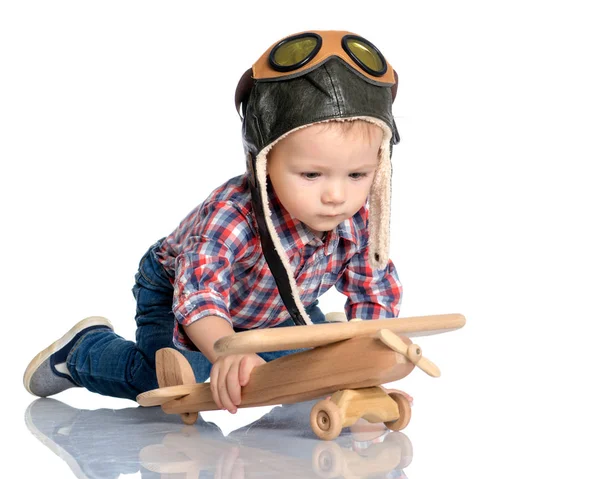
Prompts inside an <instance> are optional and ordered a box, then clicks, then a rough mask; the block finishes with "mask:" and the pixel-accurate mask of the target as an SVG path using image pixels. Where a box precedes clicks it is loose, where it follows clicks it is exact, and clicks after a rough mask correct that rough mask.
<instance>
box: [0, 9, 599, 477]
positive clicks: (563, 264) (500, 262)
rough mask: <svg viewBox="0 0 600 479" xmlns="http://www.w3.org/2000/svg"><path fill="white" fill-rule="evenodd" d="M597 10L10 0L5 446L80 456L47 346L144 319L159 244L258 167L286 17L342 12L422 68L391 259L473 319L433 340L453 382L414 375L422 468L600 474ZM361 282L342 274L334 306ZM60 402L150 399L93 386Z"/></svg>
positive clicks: (25, 458) (409, 114)
mask: <svg viewBox="0 0 600 479" xmlns="http://www.w3.org/2000/svg"><path fill="white" fill-rule="evenodd" d="M595 8H597V6H596V5H595V4H594V2H583V1H571V2H556V1H545V2H541V1H532V0H529V1H527V0H525V1H523V0H522V1H504V2H479V1H464V0H459V1H450V2H449V1H434V0H431V1H427V2H423V1H421V2H404V1H393V2H392V1H389V2H383V1H382V2H350V1H344V2H333V1H327V2H324V1H318V2H312V1H303V2H297V3H294V2H292V3H290V2H281V1H273V2H267V1H260V0H256V1H254V2H240V5H239V6H234V5H233V3H232V2H216V3H212V2H199V1H198V2H190V1H179V2H155V1H144V2H138V1H135V2H134V1H118V2H116V1H104V2H75V1H54V2H33V1H20V2H9V1H6V2H2V3H1V6H0V84H1V85H0V161H1V165H2V166H1V171H2V173H1V180H0V181H1V189H0V195H1V202H0V205H1V206H0V207H1V211H2V216H1V223H0V228H1V229H2V234H1V237H0V241H1V244H0V254H1V256H2V261H1V263H2V275H1V279H0V281H1V288H0V291H1V306H2V308H1V310H2V314H1V317H2V324H3V338H4V341H3V342H2V344H1V349H2V358H1V363H0V364H1V365H2V368H3V369H2V371H3V378H4V384H3V387H2V390H3V392H4V394H3V399H2V405H3V406H4V409H5V411H6V413H5V414H6V416H7V417H8V422H6V421H4V425H3V426H4V435H5V436H6V438H7V439H8V441H9V445H8V446H4V447H3V449H4V452H3V455H4V453H8V454H7V456H10V459H9V458H6V459H5V460H3V465H4V467H5V468H6V467H8V465H9V464H10V462H11V461H12V462H13V466H16V465H17V464H21V463H22V465H21V466H19V468H20V469H19V470H20V472H19V474H22V476H23V477H34V476H37V475H39V476H42V475H43V476H44V477H54V476H63V477H67V476H69V475H70V474H71V473H70V470H69V468H68V467H67V465H66V464H65V463H64V462H63V461H62V460H60V459H59V458H58V457H56V456H54V454H53V453H52V452H51V451H50V450H49V449H48V448H46V447H45V446H44V445H42V444H41V443H40V442H39V441H38V440H37V439H35V438H34V437H33V436H32V435H31V434H30V433H29V432H28V430H27V429H26V427H25V424H24V421H23V419H22V418H23V412H24V411H25V409H26V407H27V406H28V404H29V403H30V402H31V401H32V400H33V397H32V396H30V395H29V394H28V393H27V392H26V391H25V390H24V388H23V386H22V374H23V371H24V370H25V367H26V366H27V364H28V362H29V360H30V359H31V358H32V357H33V356H34V355H35V354H36V353H37V352H38V351H39V350H40V349H42V348H44V347H45V346H47V345H48V344H49V343H50V342H52V341H53V340H55V339H57V338H58V337H59V336H61V335H62V334H63V333H64V332H65V331H66V330H68V329H69V328H70V327H71V326H72V325H73V324H74V323H75V322H77V321H78V320H80V319H82V318H84V317H86V316H90V315H103V316H106V317H108V318H110V319H111V320H112V322H113V323H114V324H115V327H116V329H117V331H118V332H119V333H121V334H122V335H123V336H125V337H127V338H129V339H131V338H133V334H134V322H133V316H134V308H135V304H134V300H133V296H132V294H131V291H130V289H131V286H132V284H133V277H134V274H135V272H136V268H137V263H138V261H139V259H140V257H141V255H142V254H143V253H144V252H145V250H146V249H147V248H148V246H149V245H150V244H152V243H153V242H154V241H156V240H157V239H158V238H160V237H162V236H165V235H167V234H169V233H170V232H171V230H172V229H173V228H175V227H176V226H177V224H178V223H179V221H180V220H181V219H182V218H183V217H184V216H185V215H186V214H187V212H188V211H189V210H191V209H192V208H193V207H194V206H196V205H197V204H198V203H200V202H201V201H202V200H203V199H204V198H205V196H206V195H207V194H208V193H209V192H210V191H211V190H212V189H213V188H214V187H216V186H218V185H220V184H221V183H222V182H223V181H225V180H226V179H228V178H229V177H231V176H234V175H238V174H241V173H242V172H243V171H244V157H243V149H242V144H241V136H240V121H239V119H238V117H237V115H236V112H235V108H234V101H233V95H234V91H235V87H236V85H237V81H238V79H239V77H240V75H241V74H242V73H243V72H244V71H245V70H246V69H247V68H249V67H250V66H251V64H252V63H253V62H254V61H255V60H256V59H257V58H258V56H260V55H261V54H262V53H263V51H265V50H266V48H267V47H268V46H269V45H271V44H272V43H274V42H275V41H277V40H278V39H280V38H281V37H283V36H286V35H288V34H291V33H295V32H298V31H303V30H307V29H339V30H349V31H354V32H356V33H359V34H361V35H363V36H365V37H366V38H368V39H370V40H371V41H372V42H373V43H375V44H376V45H377V46H378V47H379V48H380V50H381V51H382V52H383V53H384V55H385V56H386V57H387V58H388V60H389V61H390V63H391V64H392V65H393V67H394V68H395V69H396V71H397V72H398V75H399V78H400V83H399V88H398V95H397V98H396V102H395V104H394V114H395V117H396V122H397V124H398V128H399V131H400V135H401V138H402V141H401V143H400V144H399V145H398V146H397V147H396V149H395V151H394V157H393V163H394V178H393V205H392V215H393V225H392V245H391V253H392V254H391V256H392V258H393V259H394V262H395V264H396V265H397V267H398V270H399V274H400V278H401V280H402V283H403V285H404V292H405V295H404V302H403V307H402V313H401V316H413V315H426V314H437V313H452V312H460V313H462V314H464V315H465V316H466V318H467V325H466V327H465V328H464V329H463V330H461V331H459V332H453V333H449V334H446V335H440V336H433V337H427V338H422V339H420V340H419V343H420V344H421V346H422V347H423V348H424V351H425V353H426V354H427V355H428V356H429V357H430V358H431V359H433V360H434V361H435V362H436V363H437V364H438V365H439V366H440V367H441V369H442V373H443V375H442V377H441V378H440V379H438V380H433V379H431V378H429V377H428V376H425V375H424V374H420V373H419V372H416V373H415V374H413V375H411V376H409V377H408V378H406V379H405V380H403V381H402V383H401V384H399V385H398V387H402V388H404V389H406V390H407V391H408V392H410V393H411V394H412V395H413V396H414V397H415V408H414V412H413V422H412V423H411V425H409V427H408V428H407V430H406V433H407V435H408V436H409V437H410V439H411V440H412V442H413V445H414V448H415V457H414V460H413V463H412V465H411V466H410V467H409V468H408V469H407V470H406V474H407V475H408V477H411V478H417V477H419V478H435V477H451V478H455V477H456V478H459V477H460V478H466V477H469V478H470V477H473V478H475V477H489V478H500V477H502V478H506V477H511V478H513V477H517V478H520V477H523V478H525V477H544V478H551V477H552V478H554V477H556V478H559V477H579V478H587V477H598V470H599V468H598V463H597V459H596V457H597V454H598V446H600V441H599V440H598V427H599V426H600V420H599V415H598V399H599V395H598V393H597V392H596V391H597V385H598V378H599V374H598V367H599V365H600V364H599V363H600V361H599V360H598V355H597V352H596V351H597V344H598V338H597V334H598V332H599V331H600V328H599V326H598V321H599V320H600V314H599V311H600V308H599V306H598V297H599V295H598V291H599V287H600V280H599V278H598V272H599V271H600V254H599V252H598V248H599V245H600V234H599V232H598V205H599V204H600V192H599V188H598V183H599V175H598V162H599V160H600V146H599V145H598V136H599V135H598V133H599V131H600V116H599V111H600V94H599V88H598V85H600V73H599V63H598V45H600V33H599V32H600V30H599V29H598V20H599V15H598V13H597V11H595ZM343 301H344V298H343V297H342V296H340V295H339V294H338V293H333V294H329V293H328V294H327V295H326V297H325V298H324V300H323V301H322V302H321V306H322V308H323V309H324V311H325V312H328V311H331V310H339V309H340V308H341V306H342V305H343ZM57 399H60V400H62V401H64V402H67V403H68V404H71V405H73V406H75V407H79V408H84V409H86V408H88V409H94V408H98V407H131V406H132V405H134V404H133V403H131V402H129V401H124V400H117V399H112V398H106V397H101V396H98V395H95V394H92V393H89V392H87V391H84V390H71V391H67V392H65V393H62V394H61V395H59V396H57ZM227 414H228V413H216V418H217V419H215V420H216V421H217V422H219V423H220V424H222V425H223V427H224V429H227V428H229V427H231V426H230V424H232V423H231V421H236V420H237V421H238V422H239V421H240V416H238V418H234V419H231V418H230V417H229V416H228V415H227ZM236 427H237V426H236ZM90 433H91V434H92V433H93V431H91V432H90ZM13 466H11V467H13Z"/></svg>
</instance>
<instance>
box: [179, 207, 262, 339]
mask: <svg viewBox="0 0 600 479" xmlns="http://www.w3.org/2000/svg"><path fill="white" fill-rule="evenodd" d="M195 229H196V231H194V234H192V235H190V236H189V238H188V239H187V241H186V243H185V244H184V245H183V249H182V253H181V254H180V255H179V256H178V257H177V258H176V260H175V277H174V282H173V288H174V293H173V314H174V315H175V319H176V322H175V331H174V335H173V336H174V337H173V342H174V343H175V345H176V346H177V347H180V348H183V349H190V350H194V351H197V348H196V346H195V345H194V344H193V343H192V341H191V340H190V339H189V338H188V337H187V335H186V334H185V330H184V329H183V326H188V325H190V324H192V323H193V322H195V321H198V320H200V319H202V318H204V317H206V316H219V317H221V318H223V319H224V320H225V321H227V322H229V324H232V320H231V315H230V313H229V299H230V297H229V295H230V290H231V285H232V283H233V265H234V264H235V262H236V261H239V260H240V259H241V258H243V257H244V256H245V253H246V252H247V250H248V246H249V244H250V243H251V240H252V238H253V236H254V235H253V234H252V230H251V229H250V226H249V224H248V221H247V219H246V218H245V217H244V215H242V214H241V212H240V211H239V210H238V209H237V208H236V207H235V206H234V205H233V204H232V203H228V202H216V203H210V204H208V205H207V206H205V207H204V208H202V210H200V212H199V220H198V223H197V226H196V227H195Z"/></svg>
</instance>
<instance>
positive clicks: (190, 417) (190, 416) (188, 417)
mask: <svg viewBox="0 0 600 479" xmlns="http://www.w3.org/2000/svg"><path fill="white" fill-rule="evenodd" d="M180 416H181V420H182V421H183V423H184V424H187V425H188V426H192V425H193V424H196V421H197V420H198V413H197V412H184V413H182V414H180Z"/></svg>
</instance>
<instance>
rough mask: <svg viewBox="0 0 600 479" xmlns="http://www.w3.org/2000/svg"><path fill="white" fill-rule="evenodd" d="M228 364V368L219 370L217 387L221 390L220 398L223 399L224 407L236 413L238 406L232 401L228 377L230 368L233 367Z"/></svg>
mask: <svg viewBox="0 0 600 479" xmlns="http://www.w3.org/2000/svg"><path fill="white" fill-rule="evenodd" d="M226 366H227V368H226V370H223V371H220V372H219V382H218V384H217V389H218V390H219V399H221V403H222V404H223V407H224V408H225V409H227V410H228V411H229V412H230V413H234V412H235V411H236V407H235V404H233V402H231V397H230V396H229V386H228V377H229V370H230V369H231V364H227V365H226Z"/></svg>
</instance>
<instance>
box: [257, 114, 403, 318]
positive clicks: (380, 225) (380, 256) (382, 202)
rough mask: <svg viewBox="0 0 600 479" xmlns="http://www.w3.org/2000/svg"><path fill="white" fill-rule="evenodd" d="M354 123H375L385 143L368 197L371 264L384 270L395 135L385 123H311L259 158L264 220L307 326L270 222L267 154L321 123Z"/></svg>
mask: <svg viewBox="0 0 600 479" xmlns="http://www.w3.org/2000/svg"><path fill="white" fill-rule="evenodd" d="M352 120H364V121H367V122H369V123H373V124H375V125H377V126H379V127H380V128H381V129H382V130H383V139H382V141H381V148H380V154H379V166H378V167H377V170H376V171H375V176H374V178H373V185H372V186H371V191H370V193H369V256H368V257H369V264H370V266H371V267H372V268H373V269H383V268H385V267H386V266H387V263H388V258H389V228H390V201H391V188H392V185H391V173H392V167H391V161H390V140H391V138H392V132H391V130H390V128H389V127H388V126H387V124H386V123H384V122H383V121H381V120H379V119H377V118H373V117H366V116H356V117H351V118H334V119H330V120H325V121H320V122H315V123H310V124H307V125H302V126H300V127H298V128H295V129H293V130H290V131H288V132H287V133H286V134H285V135H282V136H280V137H279V138H277V140H275V141H274V142H272V143H270V144H269V145H267V146H266V147H265V148H263V149H262V151H261V152H259V154H258V155H257V157H256V173H257V176H258V177H257V181H258V184H259V188H260V195H261V199H262V204H263V209H264V212H265V220H266V223H267V228H268V230H269V234H270V235H271V238H272V240H273V244H274V245H275V249H276V251H277V254H278V255H279V257H280V258H281V262H282V264H283V266H284V268H285V270H286V272H287V276H288V279H289V282H290V286H291V290H292V295H293V297H294V302H295V303H296V305H297V307H298V309H299V311H300V314H301V315H302V318H303V319H304V321H305V322H306V324H312V321H311V320H310V317H309V316H308V314H307V313H306V310H305V309H304V306H303V304H302V301H301V300H300V294H299V291H298V286H297V285H296V281H295V279H294V272H293V271H292V268H291V266H290V263H289V261H288V258H287V254H286V253H285V250H284V249H283V245H282V244H281V240H280V239H279V236H278V235H277V232H276V231H275V226H274V225H273V220H272V219H271V208H270V207H269V197H268V194H267V154H268V153H269V151H270V150H271V148H273V146H274V145H275V144H276V143H277V142H279V141H281V140H282V139H284V138H285V137H286V136H288V135H289V134H290V133H293V132H294V131H298V130H301V129H302V128H306V127H308V126H311V125H316V124H319V123H327V122H330V121H352Z"/></svg>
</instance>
